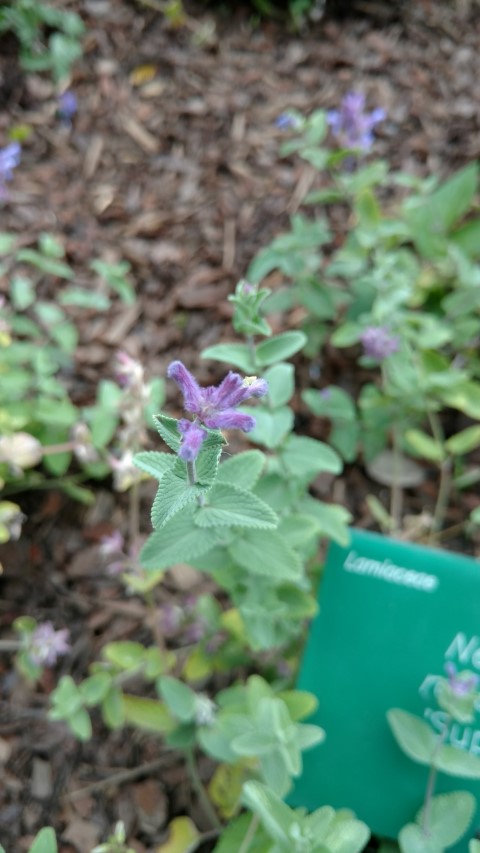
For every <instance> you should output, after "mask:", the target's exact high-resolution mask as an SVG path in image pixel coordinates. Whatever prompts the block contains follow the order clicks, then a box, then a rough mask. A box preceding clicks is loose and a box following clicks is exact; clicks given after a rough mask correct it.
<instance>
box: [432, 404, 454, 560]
mask: <svg viewBox="0 0 480 853" xmlns="http://www.w3.org/2000/svg"><path fill="white" fill-rule="evenodd" d="M428 420H429V423H430V429H431V430H432V435H433V437H434V439H435V441H436V442H437V444H439V445H440V447H442V448H444V446H445V436H444V434H443V429H442V426H441V423H440V419H439V417H438V415H437V413H436V412H429V413H428ZM451 486H452V460H451V458H450V457H448V456H447V457H446V458H445V459H444V460H443V461H442V463H441V465H440V481H439V484H438V494H437V500H436V502H435V509H434V511H433V521H432V528H431V532H430V539H429V544H432V542H433V540H434V538H435V534H436V532H437V531H438V530H440V528H441V527H442V524H443V521H444V519H445V515H446V512H447V509H448V502H449V499H450V489H451Z"/></svg>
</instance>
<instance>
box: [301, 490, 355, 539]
mask: <svg viewBox="0 0 480 853" xmlns="http://www.w3.org/2000/svg"><path fill="white" fill-rule="evenodd" d="M298 509H299V512H301V513H304V514H305V515H308V516H310V517H311V518H313V519H314V520H315V521H316V523H317V525H318V530H319V532H320V533H322V534H323V535H325V536H328V537H329V538H330V539H333V540H334V542H338V544H339V545H342V547H346V546H347V545H348V544H349V542H350V533H349V530H348V527H347V524H348V523H349V522H350V521H351V515H350V513H349V512H348V510H346V509H345V507H343V506H338V505H337V504H326V503H323V501H317V500H315V498H312V497H310V496H309V495H307V497H305V498H304V499H303V500H302V501H301V502H300V503H299V506H298Z"/></svg>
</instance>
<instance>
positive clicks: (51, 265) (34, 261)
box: [17, 249, 74, 279]
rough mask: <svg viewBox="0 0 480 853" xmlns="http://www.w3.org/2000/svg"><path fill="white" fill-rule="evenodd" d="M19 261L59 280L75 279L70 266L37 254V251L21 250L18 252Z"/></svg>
mask: <svg viewBox="0 0 480 853" xmlns="http://www.w3.org/2000/svg"><path fill="white" fill-rule="evenodd" d="M17 261H19V262H24V263H27V264H31V265H32V267H35V268H36V269H38V270H40V272H43V273H46V274H47V275H53V276H56V277H57V278H67V279H70V278H73V275H74V273H73V270H72V268H71V267H69V266H68V264H64V263H62V261H59V260H56V259H55V258H49V257H46V256H45V255H42V254H41V253H40V252H37V251H36V250H35V249H19V251H18V252H17Z"/></svg>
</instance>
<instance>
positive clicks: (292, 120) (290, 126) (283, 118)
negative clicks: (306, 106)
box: [275, 112, 300, 130]
mask: <svg viewBox="0 0 480 853" xmlns="http://www.w3.org/2000/svg"><path fill="white" fill-rule="evenodd" d="M299 126H300V122H299V120H298V118H296V116H294V115H292V113H288V112H285V113H280V115H279V116H278V118H276V119H275V127H277V128H278V130H295V129H296V128H298V127H299Z"/></svg>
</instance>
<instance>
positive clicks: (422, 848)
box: [398, 823, 442, 853]
mask: <svg viewBox="0 0 480 853" xmlns="http://www.w3.org/2000/svg"><path fill="white" fill-rule="evenodd" d="M398 843H399V845H400V850H401V853H442V848H441V847H440V848H439V847H438V844H437V842H436V841H434V840H433V839H432V838H429V837H428V835H426V834H425V833H424V832H423V830H422V829H421V827H419V826H418V824H416V823H407V824H406V826H404V827H402V829H401V830H400V833H399V836H398Z"/></svg>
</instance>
